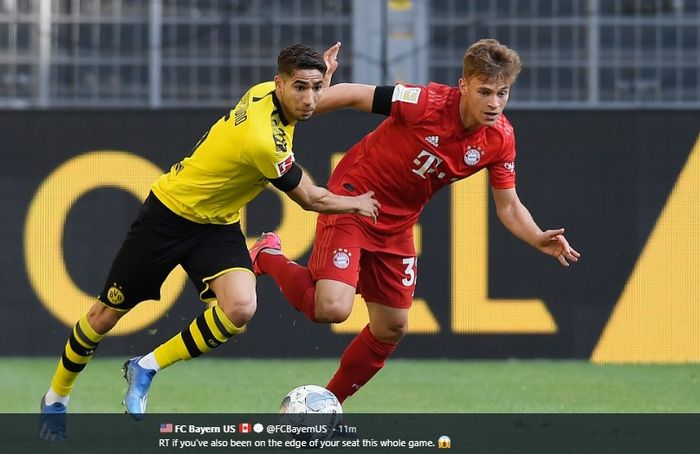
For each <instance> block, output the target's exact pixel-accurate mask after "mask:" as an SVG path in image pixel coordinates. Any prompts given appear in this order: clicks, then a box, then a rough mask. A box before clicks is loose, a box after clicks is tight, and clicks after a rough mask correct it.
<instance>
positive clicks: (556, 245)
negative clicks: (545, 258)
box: [539, 229, 581, 266]
mask: <svg viewBox="0 0 700 454" xmlns="http://www.w3.org/2000/svg"><path fill="white" fill-rule="evenodd" d="M563 233H564V229H556V230H547V231H546V232H543V233H542V238H541V239H540V242H539V249H540V250H541V251H542V252H544V253H545V254H549V255H551V256H553V257H555V258H556V259H557V260H559V263H561V264H562V266H569V262H578V259H579V257H581V254H579V253H578V252H577V251H576V250H575V249H574V248H572V247H571V246H570V245H569V242H568V241H566V238H564V235H563Z"/></svg>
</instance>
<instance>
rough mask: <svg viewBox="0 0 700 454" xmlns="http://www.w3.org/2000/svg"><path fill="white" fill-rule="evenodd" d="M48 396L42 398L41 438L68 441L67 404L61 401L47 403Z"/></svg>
mask: <svg viewBox="0 0 700 454" xmlns="http://www.w3.org/2000/svg"><path fill="white" fill-rule="evenodd" d="M45 399H46V396H44V397H42V398H41V405H40V409H41V415H39V439H40V440H44V441H66V406H65V405H63V404H62V403H60V402H54V403H53V404H51V405H46V400H45Z"/></svg>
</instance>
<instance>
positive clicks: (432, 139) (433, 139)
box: [425, 136, 440, 147]
mask: <svg viewBox="0 0 700 454" xmlns="http://www.w3.org/2000/svg"><path fill="white" fill-rule="evenodd" d="M439 140H440V138H439V137H438V136H427V137H426V138H425V141H426V142H428V143H430V144H432V145H433V146H435V147H437V146H438V141H439Z"/></svg>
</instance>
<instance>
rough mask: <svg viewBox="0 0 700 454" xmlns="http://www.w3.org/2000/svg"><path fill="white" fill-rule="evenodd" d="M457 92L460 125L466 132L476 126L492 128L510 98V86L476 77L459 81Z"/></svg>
mask: <svg viewBox="0 0 700 454" xmlns="http://www.w3.org/2000/svg"><path fill="white" fill-rule="evenodd" d="M459 90H460V92H461V93H462V100H461V103H460V112H461V114H462V123H463V124H464V127H465V129H467V130H470V129H474V128H476V127H477V126H493V125H494V124H495V123H496V121H498V118H499V117H500V116H501V113H503V109H505V108H506V104H508V96H510V85H508V84H506V83H504V82H502V81H485V80H482V79H479V78H478V77H470V78H469V79H464V78H462V79H459Z"/></svg>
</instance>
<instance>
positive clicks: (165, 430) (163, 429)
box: [160, 422, 173, 434]
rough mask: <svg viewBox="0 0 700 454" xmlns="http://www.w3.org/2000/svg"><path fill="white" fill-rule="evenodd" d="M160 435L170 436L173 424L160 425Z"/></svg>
mask: <svg viewBox="0 0 700 454" xmlns="http://www.w3.org/2000/svg"><path fill="white" fill-rule="evenodd" d="M160 433H162V434H171V433H173V423H171V422H168V423H162V424H161V425H160Z"/></svg>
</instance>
